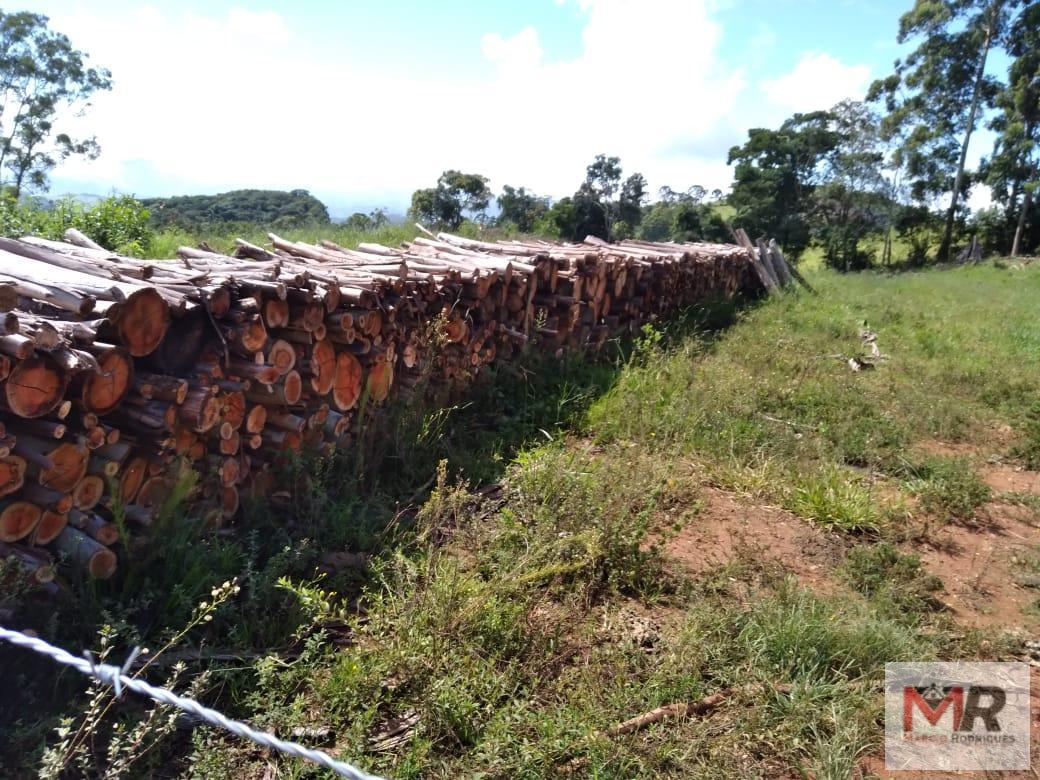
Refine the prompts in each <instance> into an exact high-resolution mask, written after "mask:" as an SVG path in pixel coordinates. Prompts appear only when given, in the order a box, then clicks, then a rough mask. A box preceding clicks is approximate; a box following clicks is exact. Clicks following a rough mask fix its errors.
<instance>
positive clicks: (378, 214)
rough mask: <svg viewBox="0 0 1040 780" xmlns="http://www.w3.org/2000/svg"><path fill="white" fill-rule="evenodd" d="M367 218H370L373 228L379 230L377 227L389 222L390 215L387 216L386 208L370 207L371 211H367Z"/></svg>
mask: <svg viewBox="0 0 1040 780" xmlns="http://www.w3.org/2000/svg"><path fill="white" fill-rule="evenodd" d="M368 218H369V219H370V220H372V228H373V229H374V230H379V228H381V227H383V226H384V225H387V224H389V222H390V217H389V216H387V213H386V209H372V211H371V212H369V215H368Z"/></svg>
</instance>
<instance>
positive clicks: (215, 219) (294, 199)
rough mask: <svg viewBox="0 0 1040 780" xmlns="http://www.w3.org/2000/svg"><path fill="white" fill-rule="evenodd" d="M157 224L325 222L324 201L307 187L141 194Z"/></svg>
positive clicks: (286, 225)
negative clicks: (169, 195) (166, 194)
mask: <svg viewBox="0 0 1040 780" xmlns="http://www.w3.org/2000/svg"><path fill="white" fill-rule="evenodd" d="M141 202H142V203H144V205H145V206H146V207H147V208H148V210H149V211H150V212H151V214H152V221H153V222H154V223H155V224H156V225H157V226H159V227H164V226H168V225H173V226H178V227H183V228H187V229H189V230H192V229H198V228H201V227H206V226H214V225H223V224H227V223H232V222H251V223H253V224H258V225H269V226H271V227H273V228H291V227H299V226H302V225H313V224H316V223H317V224H327V223H328V222H329V211H328V209H327V208H325V204H324V203H322V202H321V201H320V200H318V199H317V198H315V197H314V196H313V195H311V194H310V193H309V192H307V190H292V191H290V192H284V191H281V190H234V191H232V192H222V193H220V194H219V195H179V196H176V197H172V198H142V199H141Z"/></svg>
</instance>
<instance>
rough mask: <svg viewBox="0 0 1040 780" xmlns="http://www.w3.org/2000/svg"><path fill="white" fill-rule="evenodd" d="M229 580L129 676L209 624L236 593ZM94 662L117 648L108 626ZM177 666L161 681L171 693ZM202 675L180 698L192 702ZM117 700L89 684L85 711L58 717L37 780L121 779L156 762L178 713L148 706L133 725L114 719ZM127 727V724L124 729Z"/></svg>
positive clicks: (100, 686) (109, 692) (201, 684)
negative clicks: (68, 779) (73, 777)
mask: <svg viewBox="0 0 1040 780" xmlns="http://www.w3.org/2000/svg"><path fill="white" fill-rule="evenodd" d="M239 590H240V589H239V586H238V584H237V583H236V582H234V581H228V582H225V583H223V584H222V585H219V586H217V587H215V588H213V590H212V591H211V592H210V597H211V600H209V601H202V602H200V603H199V605H198V606H197V607H196V608H195V610H194V612H193V613H192V615H191V618H190V619H189V620H188V622H187V624H186V625H184V626H183V627H182V628H181V629H180V630H179V631H176V632H174V633H173V634H172V635H171V636H169V638H168V639H167V640H166V642H165V643H164V644H163V645H162V647H161V648H160V649H159V650H158V651H157V652H155V653H149V651H148V650H147V648H146V649H144V650H142V651H141V654H142V655H143V656H145V657H146V658H147V660H146V661H145V662H144V663H143V664H142V665H141V667H140V668H139V669H137V670H136V671H135V672H133V673H132V674H131V675H130V676H131V677H135V678H136V677H139V676H141V675H142V674H143V673H144V672H145V671H146V670H147V669H148V668H149V667H151V666H152V665H154V664H155V662H156V661H158V660H159V659H160V658H162V657H163V655H164V654H165V653H167V652H169V651H170V650H172V649H173V648H175V647H177V646H178V645H180V643H181V642H182V641H183V640H184V639H185V638H186V637H187V635H188V634H189V633H190V632H191V631H192V630H193V629H195V628H197V627H199V626H202V625H205V624H206V623H209V622H210V621H212V620H213V617H214V615H215V614H216V612H217V610H218V609H220V607H221V606H222V605H223V604H224V603H226V602H227V601H229V600H230V599H231V598H232V597H234V596H235V595H236V594H238V592H239ZM99 636H100V646H99V649H98V653H97V658H98V660H99V662H101V663H105V662H107V661H108V660H109V659H110V658H111V655H112V652H113V651H114V650H115V648H116V646H117V640H118V631H117V630H116V628H115V627H113V626H111V625H106V626H103V627H102V628H101V630H100V632H99ZM185 668H186V667H185V665H184V664H183V663H180V662H178V663H176V664H174V666H173V671H172V672H171V673H170V675H169V676H168V677H167V679H166V682H165V684H164V685H165V687H167V688H171V689H172V688H174V687H175V686H176V685H177V683H178V682H179V680H180V678H181V675H182V674H183V673H184V671H185ZM207 679H208V676H207V675H206V674H205V673H203V674H200V675H197V676H195V677H194V678H192V681H191V683H190V685H189V686H188V690H187V692H186V695H187V696H188V697H191V698H194V697H195V696H198V695H199V693H200V692H201V691H202V690H203V689H204V688H205V685H206V682H207ZM116 705H117V699H116V698H115V696H114V693H113V691H112V689H111V688H110V687H108V686H107V685H105V684H103V683H101V682H99V681H97V680H91V682H90V685H89V687H88V690H87V702H86V705H85V712H84V713H83V714H82V715H80V716H78V717H68V718H64V719H63V720H62V722H61V725H60V726H59V727H58V728H57V730H56V731H57V735H58V742H57V744H55V745H52V746H50V747H48V748H47V749H46V750H45V751H44V753H43V757H42V759H41V765H40V777H41V778H45V779H46V780H51V779H52V778H53V779H55V780H56V778H59V777H64V776H66V775H67V773H68V772H69V771H73V772H75V773H76V774H77V775H79V776H82V777H102V778H106V780H108V779H109V778H111V779H112V780H115V778H121V777H126V776H128V775H129V774H130V772H131V769H133V770H135V771H144V770H143V768H141V767H140V766H139V764H140V762H141V761H142V759H144V758H146V757H151V758H156V755H155V754H156V753H157V752H158V748H159V746H160V745H161V743H162V742H163V741H164V740H165V739H166V738H167V737H168V736H169V735H170V734H172V733H173V731H174V730H175V728H176V721H177V716H178V711H177V710H175V709H172V708H170V707H168V706H166V705H162V704H158V703H152V704H151V705H150V707H149V708H148V709H147V711H146V712H145V714H144V716H143V717H138V718H137V719H136V722H135V721H134V720H133V719H131V720H130V721H126V720H123V719H121V720H118V721H116V722H115V723H110V720H111V719H113V718H114V716H115V712H114V709H115V708H116ZM128 723H129V724H131V725H128Z"/></svg>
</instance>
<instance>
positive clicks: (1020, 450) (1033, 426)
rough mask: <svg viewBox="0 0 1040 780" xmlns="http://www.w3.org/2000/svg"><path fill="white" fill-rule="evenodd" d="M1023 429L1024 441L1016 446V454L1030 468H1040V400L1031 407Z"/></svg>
mask: <svg viewBox="0 0 1040 780" xmlns="http://www.w3.org/2000/svg"><path fill="white" fill-rule="evenodd" d="M1022 429H1023V430H1022V433H1023V434H1024V436H1023V442H1022V443H1021V444H1019V445H1018V446H1017V447H1015V450H1014V454H1015V456H1016V457H1019V458H1021V459H1022V460H1023V461H1025V464H1026V466H1027V467H1028V468H1031V469H1040V401H1038V402H1036V403H1034V404H1033V406H1032V407H1031V408H1030V409H1029V412H1028V414H1027V415H1026V420H1025V424H1024V425H1023V426H1022Z"/></svg>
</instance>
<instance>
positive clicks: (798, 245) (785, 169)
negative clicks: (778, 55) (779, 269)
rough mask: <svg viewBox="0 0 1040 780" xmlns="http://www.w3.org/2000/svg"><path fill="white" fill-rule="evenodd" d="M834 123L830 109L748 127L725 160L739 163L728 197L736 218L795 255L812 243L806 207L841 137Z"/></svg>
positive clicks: (750, 229) (747, 228) (791, 255)
mask: <svg viewBox="0 0 1040 780" xmlns="http://www.w3.org/2000/svg"><path fill="white" fill-rule="evenodd" d="M832 123H833V115H832V114H831V113H829V112H826V111H816V112H813V113H811V114H795V115H794V116H793V117H791V118H790V119H788V120H787V121H785V122H784V123H783V124H782V125H781V126H780V129H779V130H766V129H762V128H755V129H752V130H749V131H748V140H747V142H746V143H745V144H744V145H743V146H734V147H733V148H732V149H730V151H729V158H728V160H727V162H729V164H730V165H733V164H734V163H736V166H735V168H734V170H733V190H732V192H731V193H730V196H729V204H730V205H731V206H733V207H734V208H736V210H737V213H736V216H735V217H734V222H735V223H736V224H737V225H738V226H739V227H743V228H744V229H745V230H747V231H748V233H749V234H751V235H752V236H762V235H765V236H769V237H770V238H775V239H776V240H777V242H778V243H779V244H780V245H781V246H782V247H783V248H784V252H785V253H787V254H788V255H789V256H790V257H792V258H794V259H797V258H798V257H799V256H800V255H801V254H802V252H804V251H805V249H806V248H807V247H808V246H809V241H810V238H811V226H810V223H809V219H808V211H809V209H810V206H811V196H812V193H813V190H814V188H815V186H816V185H817V184H818V183H819V181H820V175H821V170H820V169H821V163H822V161H823V159H824V157H826V156H827V155H829V154H831V153H832V152H833V151H834V150H835V149H836V148H837V146H838V144H839V142H840V140H841V139H840V137H839V135H838V133H837V131H836V130H835V129H834V128H833V126H832Z"/></svg>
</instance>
